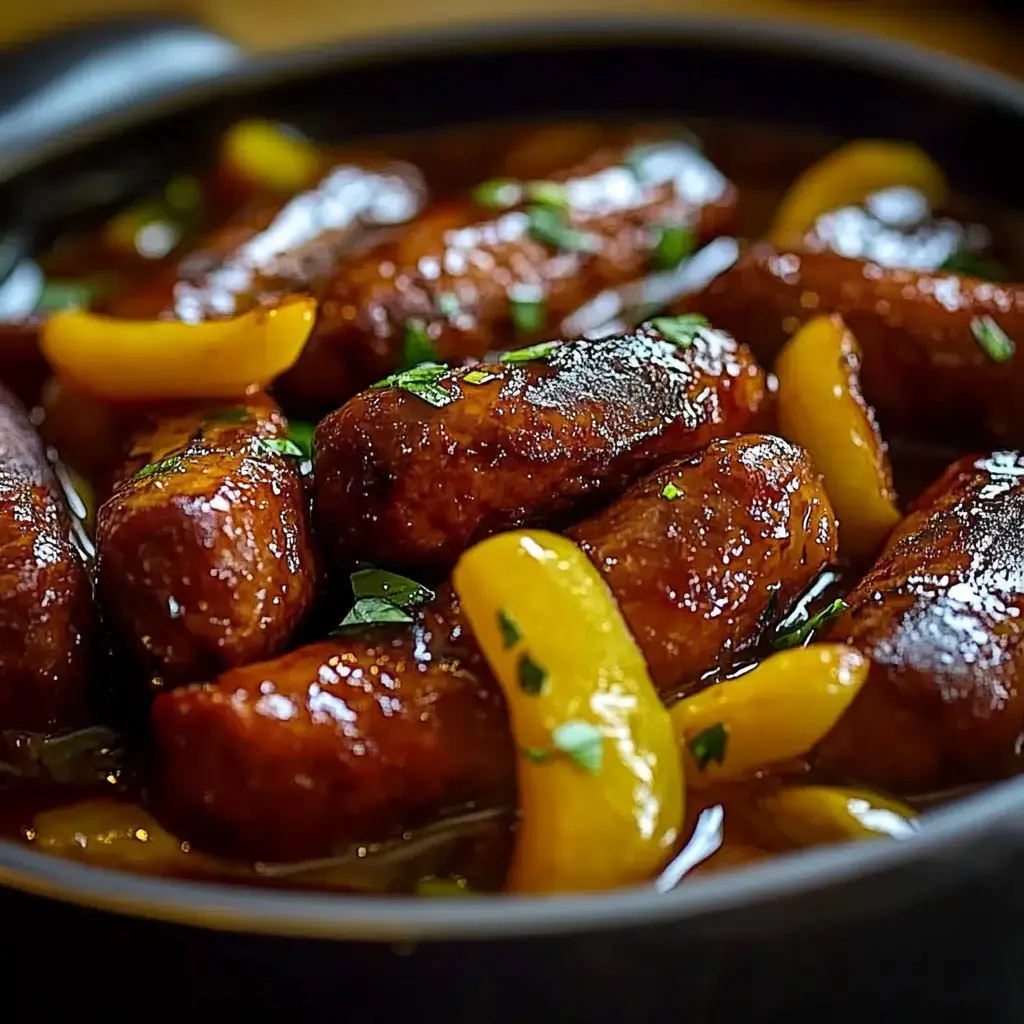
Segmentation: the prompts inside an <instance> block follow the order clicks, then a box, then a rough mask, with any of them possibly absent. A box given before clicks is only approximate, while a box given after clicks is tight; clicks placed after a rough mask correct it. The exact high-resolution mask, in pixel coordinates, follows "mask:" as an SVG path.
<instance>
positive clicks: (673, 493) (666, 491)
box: [661, 481, 683, 501]
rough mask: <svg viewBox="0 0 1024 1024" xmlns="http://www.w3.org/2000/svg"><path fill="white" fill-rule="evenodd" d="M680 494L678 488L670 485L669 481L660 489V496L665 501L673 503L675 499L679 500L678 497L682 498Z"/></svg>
mask: <svg viewBox="0 0 1024 1024" xmlns="http://www.w3.org/2000/svg"><path fill="white" fill-rule="evenodd" d="M682 493H683V492H682V491H681V490H680V489H679V488H678V487H676V485H675V484H674V483H672V482H671V481H669V482H668V483H667V484H665V486H664V487H662V489H661V496H662V497H663V498H664V499H665V500H666V501H675V500H676V498H679V497H681V496H682Z"/></svg>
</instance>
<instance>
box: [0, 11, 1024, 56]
mask: <svg viewBox="0 0 1024 1024" xmlns="http://www.w3.org/2000/svg"><path fill="white" fill-rule="evenodd" d="M1020 7H1021V4H1019V3H1017V2H1016V0H988V2H984V3H971V4H968V3H966V2H963V0H961V2H942V0H923V2H920V0H373V2H372V3H357V2H355V0H100V2H99V3H97V2H96V0H34V2H31V3H27V2H18V0H14V2H8V3H4V4H0V45H3V44H4V43H11V42H15V41H17V40H18V39H20V38H24V37H26V36H30V35H34V34H37V33H39V32H40V31H45V30H46V29H48V28H51V27H55V26H57V25H61V24H65V23H66V22H68V21H73V20H80V19H82V18H84V17H97V16H99V15H102V14H104V13H111V14H124V13H127V12H141V11H152V12H174V13H178V14H186V15H190V16H193V17H195V18H198V19H199V20H202V21H203V22H205V23H206V24H207V25H208V26H210V27H211V28H215V29H217V30H219V31H221V32H223V33H225V34H226V35H228V36H230V37H231V38H232V39H234V40H235V41H237V42H239V43H242V44H243V45H245V46H248V47H251V48H253V49H255V50H268V49H277V48H281V47H293V46H302V45H307V44H310V43H323V42H325V41H328V40H330V39H336V38H344V37H346V36H354V35H365V34H377V33H380V32H386V31H389V30H391V31H393V30H402V29H405V30H408V29H414V28H418V27H427V26H431V25H445V24H452V23H455V22H460V21H461V22H465V21H470V20H474V21H479V20H484V19H505V18H510V17H520V18H529V19H542V18H557V17H559V16H564V15H569V14H581V13H584V12H593V13H597V14H609V13H619V14H629V13H637V14H639V13H651V14H671V13H678V12H686V13H703V14H713V15H727V14H733V13H735V14H742V15H748V16H757V17H766V18H785V19H801V20H805V21H813V22H818V23H825V24H831V25H835V26H846V27H851V28H859V29H867V30H871V31H875V32H879V33H882V34H886V35H891V36H894V37H898V38H901V39H908V40H911V41H914V42H918V43H922V44H924V45H927V46H931V47H934V48H936V49H939V50H944V51H947V52H951V53H954V54H957V55H958V56H961V57H965V58H967V59H970V60H974V61H977V62H979V63H983V64H988V65H990V66H994V67H997V68H999V69H1001V70H1004V71H1009V72H1011V73H1015V74H1024V48H1022V47H1021V45H1020V42H1021V36H1020V35H1018V34H1017V32H1016V31H1013V30H1011V29H1016V22H1017V21H1018V20H1020V15H1019V14H1017V13H1016V12H1017V10H1018V9H1019V8H1020Z"/></svg>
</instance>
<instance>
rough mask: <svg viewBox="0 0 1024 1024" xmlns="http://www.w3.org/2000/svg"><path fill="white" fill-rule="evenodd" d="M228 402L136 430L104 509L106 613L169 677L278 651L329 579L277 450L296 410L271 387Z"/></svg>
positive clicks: (151, 666)
mask: <svg viewBox="0 0 1024 1024" xmlns="http://www.w3.org/2000/svg"><path fill="white" fill-rule="evenodd" d="M226 404H227V406H228V407H227V408H225V407H224V406H223V405H222V406H219V407H218V406H209V405H207V406H205V407H204V408H201V409H198V410H197V409H195V408H193V409H191V410H186V411H183V412H180V413H176V414H166V415H161V416H159V417H157V418H156V420H155V422H152V423H151V424H149V425H148V426H147V427H145V428H143V429H142V430H141V431H140V432H139V433H138V434H136V435H135V438H134V442H133V445H132V448H131V450H130V452H129V457H128V460H127V463H126V465H125V467H124V470H123V471H122V473H121V474H120V479H119V480H118V482H117V483H116V485H115V487H114V491H113V494H112V495H111V497H110V498H109V499H108V500H107V501H106V502H104V504H103V505H102V506H101V508H100V510H99V514H98V517H97V553H98V559H99V593H100V599H101V601H102V604H103V608H104V611H105V613H106V615H107V617H108V619H109V620H110V622H111V624H112V625H113V627H114V629H115V631H116V633H117V634H118V637H119V639H120V640H121V641H122V643H123V644H124V645H125V647H126V648H127V650H128V652H129V653H130V654H133V655H134V657H135V659H136V660H137V662H138V663H139V665H140V667H142V668H144V669H145V670H146V671H149V672H151V673H153V674H154V675H155V676H156V677H157V679H159V680H162V681H163V682H164V683H167V684H169V685H174V684H179V683H184V682H191V681H193V680H197V679H204V678H209V677H210V676H211V675H214V674H216V673H217V672H220V671H222V670H223V669H226V668H230V667H233V666H235V665H244V664H247V663H249V662H252V661H258V660H260V659H261V658H267V657H270V656H272V655H274V654H276V653H277V652H278V651H280V650H281V649H282V647H283V646H284V644H285V643H286V642H287V641H288V638H289V637H290V636H291V634H292V632H293V630H294V629H295V627H296V625H297V624H298V623H299V621H300V620H301V619H302V617H303V615H304V614H305V612H306V610H307V609H308V608H309V606H310V604H311V602H312V598H313V593H314V589H315V583H316V560H315V557H314V552H313V548H312V540H311V537H310V534H309V528H308V524H307V521H306V519H307V516H306V508H305V505H306V501H305V497H304V491H303V485H302V481H301V478H300V476H299V471H298V468H297V466H296V465H295V464H294V461H293V460H292V459H289V458H286V457H282V456H280V455H278V454H275V453H274V451H273V450H270V449H268V448H267V447H266V446H265V442H266V441H268V440H271V439H274V438H280V437H283V436H284V434H285V431H286V423H285V421H284V418H283V417H282V415H281V413H280V411H279V410H278V408H277V406H276V405H274V403H273V402H271V401H270V399H268V398H266V396H260V395H255V396H252V397H251V398H250V399H248V400H247V401H246V403H245V404H244V405H243V406H232V405H231V403H226Z"/></svg>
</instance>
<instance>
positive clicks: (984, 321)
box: [971, 315, 1017, 363]
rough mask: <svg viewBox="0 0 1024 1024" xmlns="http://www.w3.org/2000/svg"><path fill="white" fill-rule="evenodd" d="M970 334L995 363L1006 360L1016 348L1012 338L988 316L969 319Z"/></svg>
mask: <svg viewBox="0 0 1024 1024" xmlns="http://www.w3.org/2000/svg"><path fill="white" fill-rule="evenodd" d="M971 334H973V335H974V340H975V341H976V342H977V343H978V344H979V345H980V346H981V347H982V348H983V349H984V350H985V354H986V355H987V356H988V357H989V359H991V360H992V361H993V362H995V363H1005V362H1007V361H1008V360H1010V359H1012V358H1013V354H1014V352H1015V351H1016V350H1017V346H1016V345H1014V343H1013V339H1011V338H1010V337H1009V336H1008V335H1007V333H1006V332H1005V331H1004V330H1003V329H1002V327H1000V326H999V324H997V323H996V322H995V320H993V319H992V317H990V316H987V315H986V316H976V317H975V318H974V319H973V320H972V321H971Z"/></svg>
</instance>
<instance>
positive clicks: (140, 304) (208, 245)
mask: <svg viewBox="0 0 1024 1024" xmlns="http://www.w3.org/2000/svg"><path fill="white" fill-rule="evenodd" d="M425 196H426V186H425V184H424V182H423V179H422V177H421V176H420V173H419V171H417V170H416V169H415V168H413V167H411V166H409V165H408V164H404V163H396V162H391V161H382V160H380V161H367V162H365V163H361V164H358V165H357V164H348V163H346V164H340V165H338V166H335V167H332V168H331V169H330V170H329V171H328V172H327V173H326V174H325V175H324V176H323V177H322V178H321V179H320V180H319V181H318V182H317V183H316V184H315V185H314V186H313V187H312V188H310V189H308V190H307V191H305V192H300V193H299V194H298V195H297V196H293V197H292V198H291V199H289V200H287V201H284V200H280V199H276V198H273V197H260V198H258V199H255V200H253V202H252V203H250V204H249V205H248V206H247V207H245V208H244V209H243V210H242V211H240V212H239V213H238V214H237V215H236V216H235V217H234V218H233V219H232V220H231V221H229V223H228V224H226V225H225V226H224V227H221V228H218V229H216V230H215V231H214V232H212V234H211V235H210V236H209V237H208V238H207V239H206V240H205V241H204V242H202V243H201V244H200V245H199V246H198V248H197V249H196V250H195V251H193V252H191V253H190V254H189V255H187V256H186V257H185V258H184V259H183V260H182V261H181V262H180V264H178V266H177V267H175V268H174V269H173V270H172V271H171V273H170V274H164V275H157V277H156V278H154V279H153V280H150V281H146V282H144V283H143V284H142V286H141V288H140V289H137V290H136V289H133V290H129V291H128V292H127V293H126V294H124V295H121V296H119V297H118V298H117V299H116V300H115V301H113V302H111V303H109V304H108V306H107V307H106V311H107V312H109V313H112V314H113V315H115V316H125V317H145V316H156V315H158V314H161V313H164V312H171V313H173V314H174V315H175V316H177V317H178V318H180V319H182V320H186V321H189V322H195V321H198V320H205V319H207V318H210V317H220V316H232V315H234V314H236V313H240V312H243V311H244V310H245V309H247V308H250V307H251V306H252V305H253V304H254V303H255V302H259V301H270V300H274V299H278V298H280V297H281V296H282V295H284V294H287V293H290V292H308V293H310V294H313V295H314V296H317V297H319V295H320V293H321V291H322V290H323V288H324V286H325V285H326V282H327V280H328V279H329V277H330V275H331V274H332V273H333V272H334V271H335V270H336V269H337V267H338V263H339V261H340V260H341V259H342V258H343V257H344V256H347V255H350V254H352V253H353V252H355V251H357V250H359V249H360V248H362V247H365V246H367V245H369V244H371V243H372V242H373V241H376V240H382V239H383V238H384V237H386V229H387V228H388V227H390V226H393V225H396V224H403V223H405V222H407V221H409V220H410V219H411V218H412V217H413V216H415V215H416V214H417V213H418V212H419V210H420V208H421V207H422V205H423V201H424V198H425Z"/></svg>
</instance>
